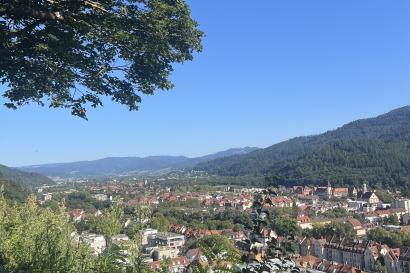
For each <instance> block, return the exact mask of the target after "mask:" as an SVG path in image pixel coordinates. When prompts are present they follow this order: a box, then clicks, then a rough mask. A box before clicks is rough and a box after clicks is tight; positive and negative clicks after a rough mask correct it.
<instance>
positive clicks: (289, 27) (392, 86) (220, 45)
mask: <svg viewBox="0 0 410 273" xmlns="http://www.w3.org/2000/svg"><path fill="white" fill-rule="evenodd" d="M189 3H190V5H191V9H192V13H193V16H194V18H195V19H197V20H198V21H199V23H200V24H201V29H202V30H203V31H204V32H205V33H206V37H205V39H204V43H203V45H204V50H203V53H201V54H199V55H198V56H196V58H195V60H194V61H193V62H190V63H186V64H184V65H178V66H177V67H175V72H174V74H173V75H172V79H173V81H174V83H175V84H176V87H175V89H173V90H171V91H158V92H157V94H156V95H154V96H150V97H144V98H143V103H142V104H141V110H140V111H138V112H128V111H127V110H126V108H125V107H122V106H120V105H115V104H113V103H111V102H110V101H107V102H106V103H105V107H104V108H100V109H97V110H92V111H90V113H89V114H88V116H89V121H84V120H81V119H79V118H75V117H72V116H70V114H69V111H68V110H50V109H48V108H40V107H37V106H26V107H23V108H21V109H19V110H17V111H12V110H8V109H5V108H4V107H0V121H1V128H2V129H1V132H0V140H1V153H0V163H1V164H6V165H9V166H20V165H28V164H39V163H51V162H68V161H76V160H90V159H97V158H102V157H107V156H146V155H165V154H167V155H187V156H197V155H203V154H207V153H212V152H216V151H220V150H224V149H227V148H231V147H239V146H247V145H248V146H258V147H266V146H269V145H271V144H274V143H277V142H280V141H282V140H286V139H289V138H291V137H295V136H299V135H310V134H317V133H321V132H324V131H326V130H330V129H333V128H336V127H339V126H341V125H343V124H344V123H346V122H349V121H352V120H355V119H358V118H365V117H372V116H375V115H378V114H382V113H384V112H387V111H389V110H391V109H394V108H397V107H400V106H404V105H408V104H410V90H409V88H410V77H409V76H410V75H409V72H410V33H409V28H410V16H409V14H410V2H409V1H407V0H402V1H401V0H397V1H386V0H384V1H380V0H361V1H357V0H337V1H328V0H309V1H297V0H281V1H271V0H259V1H244V0H223V1H201V0H195V1H194V0H191V1H189Z"/></svg>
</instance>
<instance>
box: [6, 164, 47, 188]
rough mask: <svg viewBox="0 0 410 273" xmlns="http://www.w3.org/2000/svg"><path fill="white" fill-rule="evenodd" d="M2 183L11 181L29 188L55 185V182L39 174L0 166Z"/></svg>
mask: <svg viewBox="0 0 410 273" xmlns="http://www.w3.org/2000/svg"><path fill="white" fill-rule="evenodd" d="M0 181H9V182H13V183H16V184H19V185H23V186H27V187H33V186H40V185H43V184H54V182H53V180H51V179H50V178H48V177H45V176H43V175H40V174H38V173H32V172H23V171H19V170H16V169H13V168H9V167H6V166H4V165H0Z"/></svg>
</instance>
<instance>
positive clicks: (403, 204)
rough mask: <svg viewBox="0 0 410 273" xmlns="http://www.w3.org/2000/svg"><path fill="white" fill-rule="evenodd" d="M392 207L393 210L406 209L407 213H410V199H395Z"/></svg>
mask: <svg viewBox="0 0 410 273" xmlns="http://www.w3.org/2000/svg"><path fill="white" fill-rule="evenodd" d="M391 207H392V208H393V209H397V208H401V209H405V211H406V213H410V199H407V198H399V199H394V200H393V201H392V203H391Z"/></svg>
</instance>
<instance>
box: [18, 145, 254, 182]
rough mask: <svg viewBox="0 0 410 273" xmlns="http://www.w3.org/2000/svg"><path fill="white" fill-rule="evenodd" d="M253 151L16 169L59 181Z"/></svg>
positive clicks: (190, 164)
mask: <svg viewBox="0 0 410 273" xmlns="http://www.w3.org/2000/svg"><path fill="white" fill-rule="evenodd" d="M257 149H259V148H255V147H244V148H232V149H229V150H226V151H222V152H218V153H214V154H210V155H205V156H202V157H195V158H189V157H185V156H148V157H107V158H103V159H98V160H92V161H78V162H71V163H56V164H43V165H34V166H25V167H19V169H20V170H23V171H30V172H36V173H40V174H43V175H47V176H60V177H80V176H107V175H127V174H137V173H141V172H146V171H159V170H165V169H169V170H171V169H183V168H193V167H194V166H195V165H196V164H198V163H200V162H203V161H209V160H213V159H216V158H220V157H227V156H232V155H236V154H246V153H249V152H253V151H255V150H257Z"/></svg>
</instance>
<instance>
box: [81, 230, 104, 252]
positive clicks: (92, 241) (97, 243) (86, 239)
mask: <svg viewBox="0 0 410 273" xmlns="http://www.w3.org/2000/svg"><path fill="white" fill-rule="evenodd" d="M79 242H80V243H83V244H87V245H89V246H90V247H91V248H92V249H93V250H94V253H95V254H96V255H98V254H101V253H102V252H103V251H104V250H105V247H106V242H105V238H104V236H102V235H98V234H94V233H83V234H81V236H80V238H79Z"/></svg>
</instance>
